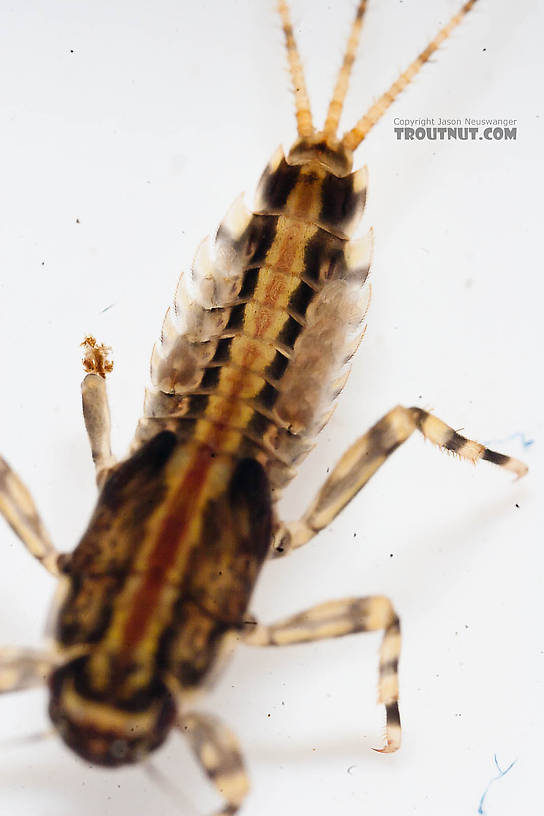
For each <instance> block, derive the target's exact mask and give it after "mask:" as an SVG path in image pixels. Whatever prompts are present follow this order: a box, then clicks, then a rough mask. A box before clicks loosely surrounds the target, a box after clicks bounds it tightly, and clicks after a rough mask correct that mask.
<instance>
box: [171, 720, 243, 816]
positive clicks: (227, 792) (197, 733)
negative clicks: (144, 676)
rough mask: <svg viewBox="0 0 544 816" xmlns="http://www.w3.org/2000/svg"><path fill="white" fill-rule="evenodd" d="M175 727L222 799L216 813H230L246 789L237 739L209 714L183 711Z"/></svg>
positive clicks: (232, 812) (229, 815)
mask: <svg viewBox="0 0 544 816" xmlns="http://www.w3.org/2000/svg"><path fill="white" fill-rule="evenodd" d="M178 727H179V729H180V730H181V731H182V732H183V734H184V735H185V736H186V737H187V738H188V740H189V742H190V745H191V748H192V749H193V753H194V754H195V756H196V758H197V759H198V761H199V762H200V764H201V766H202V768H203V770H204V771H205V773H206V775H207V776H208V778H209V779H210V781H211V782H213V784H214V785H215V787H216V788H217V790H218V792H219V793H220V794H221V796H223V797H224V798H225V799H226V805H225V807H224V808H222V810H220V811H219V812H218V813H217V814H216V816H234V814H235V813H237V812H238V810H239V809H240V806H241V805H242V803H243V801H244V799H245V797H246V794H247V792H248V790H249V781H248V778H247V774H246V771H245V768H244V761H243V759H242V754H241V751H240V746H239V744H238V740H237V739H236V737H235V736H234V734H233V733H232V732H231V731H230V730H229V729H228V728H227V727H226V726H225V725H223V723H222V722H221V721H220V720H218V719H217V717H212V716H211V715H210V714H199V713H195V712H193V713H191V714H185V715H184V716H181V717H180V718H179V720H178Z"/></svg>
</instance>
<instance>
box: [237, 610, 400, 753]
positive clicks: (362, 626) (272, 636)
mask: <svg viewBox="0 0 544 816" xmlns="http://www.w3.org/2000/svg"><path fill="white" fill-rule="evenodd" d="M379 629H383V640H382V645H381V649H380V667H379V680H378V702H380V703H383V705H384V706H385V713H386V730H385V747H384V748H381V749H378V750H380V751H381V752H382V753H392V752H393V751H396V750H397V749H398V748H399V746H400V735H401V728H400V716H399V706H398V699H399V683H398V665H399V656H400V623H399V619H398V617H397V614H396V613H395V610H394V609H393V607H392V605H391V602H390V601H389V600H388V598H385V597H383V596H382V595H375V596H372V597H369V598H344V599H343V600H341V601H329V602H328V603H324V604H319V605H318V606H314V607H312V608H311V609H308V610H306V611H305V612H300V613H299V614H298V615H293V616H292V617H291V618H287V619H286V620H283V621H280V622H279V623H275V624H272V625H270V626H265V625H263V624H261V623H253V622H252V623H250V624H248V627H247V629H246V633H245V635H244V639H243V642H244V643H247V644H248V645H249V646H290V645H291V644H293V643H312V642H314V641H316V640H326V639H329V638H337V637H343V636H344V635H351V634H355V633H356V632H375V631H377V630H379Z"/></svg>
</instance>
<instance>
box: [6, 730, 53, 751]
mask: <svg viewBox="0 0 544 816" xmlns="http://www.w3.org/2000/svg"><path fill="white" fill-rule="evenodd" d="M56 733H57V732H56V731H55V729H54V728H48V729H47V730H46V731H36V732H34V733H33V734H25V735H24V736H22V737H7V738H6V739H3V740H0V750H1V749H4V748H20V747H21V746H22V745H33V744H35V743H36V742H45V740H48V739H49V738H50V737H54V736H55V735H56Z"/></svg>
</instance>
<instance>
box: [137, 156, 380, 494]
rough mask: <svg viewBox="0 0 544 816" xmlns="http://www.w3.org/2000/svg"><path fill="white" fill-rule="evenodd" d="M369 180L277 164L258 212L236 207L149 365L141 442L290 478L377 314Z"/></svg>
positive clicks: (191, 277)
mask: <svg viewBox="0 0 544 816" xmlns="http://www.w3.org/2000/svg"><path fill="white" fill-rule="evenodd" d="M365 195H366V172H365V171H359V172H358V173H354V174H352V175H344V176H338V175H335V174H334V173H332V172H330V171H329V170H328V169H327V168H326V167H325V166H324V165H323V164H322V163H320V162H319V161H317V160H316V159H315V157H314V158H313V159H312V160H310V161H307V160H305V161H304V162H303V163H300V164H296V163H290V162H288V161H287V160H286V159H285V157H284V155H283V152H282V151H281V150H280V151H278V152H277V153H276V154H275V156H274V157H273V159H272V161H271V162H270V163H269V165H268V167H267V168H266V170H265V172H264V173H263V176H262V178H261V181H260V183H259V186H258V189H257V195H256V201H255V212H254V213H250V212H249V211H247V210H246V208H245V207H244V205H243V203H242V201H241V199H238V200H237V201H236V202H235V203H234V204H233V206H232V207H231V209H230V210H229V212H228V214H227V216H226V218H225V220H224V221H223V223H222V224H221V226H220V227H219V229H218V231H217V235H216V238H215V241H214V243H213V245H212V244H211V243H210V241H209V240H207V241H205V242H204V243H203V244H201V246H200V248H199V250H198V252H197V255H196V257H195V261H194V263H193V266H192V269H191V271H190V272H189V273H187V274H185V275H182V277H181V279H180V281H179V284H178V288H177V291H176V297H175V304H174V308H173V309H170V310H169V311H168V312H167V314H166V317H165V320H164V324H163V331H162V336H161V341H160V343H158V344H157V345H156V347H155V350H154V353H153V357H152V362H151V378H152V383H153V389H152V390H151V391H148V393H147V397H146V404H145V416H144V419H143V420H142V421H141V422H140V425H139V428H138V434H137V438H136V443H139V442H140V441H142V440H144V439H146V438H149V436H151V435H153V434H154V433H157V431H158V430H159V429H160V428H162V427H169V428H172V429H175V431H176V433H177V434H181V435H182V436H186V437H187V438H193V439H197V440H198V441H200V442H202V443H205V444H207V445H209V446H210V447H211V448H212V449H214V450H217V451H221V452H230V453H233V454H235V455H238V456H251V457H253V458H256V459H258V460H259V461H260V462H261V463H262V464H263V465H264V466H265V468H266V470H267V472H268V475H269V478H270V481H271V484H272V486H273V487H276V488H277V487H281V486H282V485H284V484H285V483H286V482H288V481H289V480H290V478H292V476H293V475H294V469H293V468H294V466H295V465H296V464H298V462H300V461H301V460H302V459H303V458H304V456H306V454H307V453H308V452H309V450H310V449H311V447H312V446H313V440H314V437H315V435H316V434H317V433H318V431H319V430H320V429H321V428H322V427H323V425H324V424H325V422H326V421H327V418H328V416H329V415H330V409H331V403H332V401H333V400H334V398H335V397H336V396H337V394H338V393H339V392H340V390H341V389H342V387H343V385H344V382H345V380H346V378H347V375H348V372H349V370H348V368H347V362H348V360H349V359H350V357H351V355H352V354H353V352H354V351H355V349H356V348H357V346H358V344H359V342H360V339H361V336H362V332H363V321H364V315H365V312H366V305H367V302H368V291H367V289H366V288H365V287H364V286H363V284H364V283H365V281H366V277H367V274H368V269H369V265H370V252H371V240H370V237H367V238H365V239H362V240H361V241H358V242H350V241H349V235H350V234H351V232H352V231H353V229H354V228H355V226H356V224H357V223H358V221H359V219H360V217H361V214H362V210H363V207H364V200H365Z"/></svg>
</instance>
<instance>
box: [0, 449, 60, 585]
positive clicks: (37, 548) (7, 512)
mask: <svg viewBox="0 0 544 816" xmlns="http://www.w3.org/2000/svg"><path fill="white" fill-rule="evenodd" d="M0 513H1V514H2V515H3V516H4V518H5V519H6V521H7V523H8V524H9V525H10V527H11V529H12V530H13V532H14V533H15V534H16V535H17V536H18V537H19V538H20V539H21V541H22V542H23V544H24V545H25V547H26V548H27V550H28V551H29V553H30V554H31V555H33V556H34V558H37V559H38V561H40V562H41V563H42V564H43V565H44V567H45V568H46V570H48V572H50V573H51V574H52V575H55V576H58V575H59V557H62V556H61V554H60V553H59V552H57V550H56V549H55V547H54V546H53V544H52V543H51V540H50V538H49V535H48V534H47V532H46V530H45V527H44V525H43V522H42V520H41V518H40V515H39V513H38V510H37V509H36V505H35V504H34V500H33V498H32V496H31V495H30V492H29V490H28V488H27V487H25V485H24V484H23V482H22V481H21V480H20V478H19V477H18V476H17V474H16V473H15V471H14V470H12V469H11V468H10V466H9V465H8V463H7V462H6V460H5V459H2V457H1V456H0Z"/></svg>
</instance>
